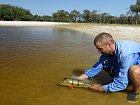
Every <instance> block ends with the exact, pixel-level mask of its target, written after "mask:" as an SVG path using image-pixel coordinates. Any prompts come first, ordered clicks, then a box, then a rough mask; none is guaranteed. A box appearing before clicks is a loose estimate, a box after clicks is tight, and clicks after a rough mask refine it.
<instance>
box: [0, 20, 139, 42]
mask: <svg viewBox="0 0 140 105" xmlns="http://www.w3.org/2000/svg"><path fill="white" fill-rule="evenodd" d="M0 26H44V27H45V26H46V27H47V26H52V27H59V28H67V29H73V30H76V31H79V32H83V33H86V34H89V35H93V36H95V35H97V34H99V33H101V32H107V33H110V34H111V35H112V36H113V37H114V38H115V39H116V40H120V39H129V40H135V41H138V42H140V27H136V26H130V25H129V26H126V25H99V24H86V23H78V24H77V23H63V22H34V21H0Z"/></svg>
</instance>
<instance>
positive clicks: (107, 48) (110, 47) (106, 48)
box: [94, 33, 115, 54]
mask: <svg viewBox="0 0 140 105" xmlns="http://www.w3.org/2000/svg"><path fill="white" fill-rule="evenodd" d="M94 45H95V47H96V48H97V49H98V51H99V52H100V53H101V54H113V53H114V51H115V41H114V40H113V37H112V36H111V35H110V34H109V33H100V34H98V35H97V36H96V37H95V39H94Z"/></svg>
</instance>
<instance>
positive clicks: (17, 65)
mask: <svg viewBox="0 0 140 105" xmlns="http://www.w3.org/2000/svg"><path fill="white" fill-rule="evenodd" d="M93 38H94V37H93V36H90V35H86V34H83V33H80V32H76V31H72V30H67V29H62V28H51V27H50V28H49V27H0V105H83V104H84V105H129V103H127V102H126V97H127V93H126V92H125V91H122V92H116V93H102V92H93V91H91V90H87V89H81V88H74V89H69V88H67V87H63V86H59V85H57V83H58V82H60V81H61V80H62V79H63V78H64V77H71V76H73V75H79V74H81V73H82V72H83V71H84V70H86V69H88V68H90V67H92V65H93V64H94V63H95V62H96V60H97V59H98V54H97V51H96V49H95V47H94V46H93ZM102 77H104V73H103V74H101V76H99V77H98V78H97V79H98V80H97V81H94V82H104V81H106V80H105V79H104V78H102ZM138 104H139V103H137V105H138Z"/></svg>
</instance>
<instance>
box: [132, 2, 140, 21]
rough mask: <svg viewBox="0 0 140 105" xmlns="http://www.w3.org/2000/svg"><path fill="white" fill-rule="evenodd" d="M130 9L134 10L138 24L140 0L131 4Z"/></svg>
mask: <svg viewBox="0 0 140 105" xmlns="http://www.w3.org/2000/svg"><path fill="white" fill-rule="evenodd" d="M130 11H132V12H134V13H135V14H136V15H135V17H136V24H138V15H139V12H140V0H137V1H136V4H134V5H131V6H130Z"/></svg>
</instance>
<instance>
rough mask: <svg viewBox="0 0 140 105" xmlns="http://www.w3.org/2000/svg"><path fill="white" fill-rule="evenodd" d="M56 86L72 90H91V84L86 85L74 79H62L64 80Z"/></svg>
mask: <svg viewBox="0 0 140 105" xmlns="http://www.w3.org/2000/svg"><path fill="white" fill-rule="evenodd" d="M58 84H59V85H62V86H68V87H70V88H72V89H73V88H74V87H81V88H92V85H91V84H88V83H86V82H85V81H83V80H79V79H74V78H64V80H62V81H60V82H59V83H58Z"/></svg>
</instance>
